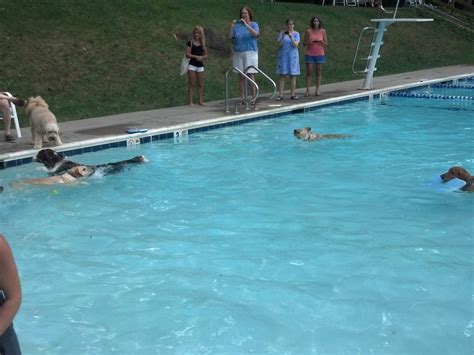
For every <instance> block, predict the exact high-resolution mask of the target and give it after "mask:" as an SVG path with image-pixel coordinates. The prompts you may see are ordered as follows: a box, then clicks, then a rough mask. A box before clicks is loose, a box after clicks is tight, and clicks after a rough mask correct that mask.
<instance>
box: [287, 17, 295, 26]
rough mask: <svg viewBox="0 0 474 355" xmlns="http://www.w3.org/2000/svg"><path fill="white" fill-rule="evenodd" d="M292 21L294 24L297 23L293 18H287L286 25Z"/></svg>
mask: <svg viewBox="0 0 474 355" xmlns="http://www.w3.org/2000/svg"><path fill="white" fill-rule="evenodd" d="M290 22H293V24H294V23H295V21H293V19H292V18H287V19H286V21H285V25H288V24H289V23H290Z"/></svg>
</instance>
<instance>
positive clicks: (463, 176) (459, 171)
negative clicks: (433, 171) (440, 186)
mask: <svg viewBox="0 0 474 355" xmlns="http://www.w3.org/2000/svg"><path fill="white" fill-rule="evenodd" d="M440 177H441V180H443V181H444V182H448V181H450V180H452V179H455V178H457V179H459V180H463V181H464V182H465V183H466V185H464V186H463V187H461V190H462V191H469V192H474V176H471V175H470V174H469V173H468V171H467V170H466V169H464V168H463V167H462V166H453V167H452V168H450V169H449V170H448V171H447V172H445V173H443V174H441V175H440Z"/></svg>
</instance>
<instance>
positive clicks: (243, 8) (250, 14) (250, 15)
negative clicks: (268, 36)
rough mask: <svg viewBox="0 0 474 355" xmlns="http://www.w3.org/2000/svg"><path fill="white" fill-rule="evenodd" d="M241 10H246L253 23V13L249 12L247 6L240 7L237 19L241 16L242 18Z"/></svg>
mask: <svg viewBox="0 0 474 355" xmlns="http://www.w3.org/2000/svg"><path fill="white" fill-rule="evenodd" d="M243 10H247V12H248V13H249V18H250V21H253V12H252V10H250V7H248V6H242V7H241V8H240V11H239V18H241V16H242V11H243Z"/></svg>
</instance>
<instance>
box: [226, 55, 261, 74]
mask: <svg viewBox="0 0 474 355" xmlns="http://www.w3.org/2000/svg"><path fill="white" fill-rule="evenodd" d="M232 65H233V66H234V67H236V68H237V69H239V70H241V71H244V70H245V68H247V67H248V66H250V65H253V66H255V67H256V68H258V52H255V51H247V52H234V55H233V56H232ZM247 73H258V71H257V70H255V69H253V68H252V69H249V70H248V71H247Z"/></svg>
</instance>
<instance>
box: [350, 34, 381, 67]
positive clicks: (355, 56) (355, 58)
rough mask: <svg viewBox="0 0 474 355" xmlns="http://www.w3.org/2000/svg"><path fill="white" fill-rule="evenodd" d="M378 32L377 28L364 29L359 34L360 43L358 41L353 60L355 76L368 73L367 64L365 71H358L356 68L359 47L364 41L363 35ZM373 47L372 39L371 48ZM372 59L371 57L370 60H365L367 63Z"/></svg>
mask: <svg viewBox="0 0 474 355" xmlns="http://www.w3.org/2000/svg"><path fill="white" fill-rule="evenodd" d="M369 30H371V31H374V32H375V31H376V29H375V27H364V28H363V29H362V31H360V34H359V41H357V47H356V50H355V53H354V59H353V60H352V72H353V73H354V74H363V73H365V72H366V71H367V64H366V66H365V70H363V71H360V70H356V69H355V67H356V60H357V54H358V53H359V47H360V41H361V40H362V35H363V34H364V33H365V32H366V31H369ZM372 46H373V39H372V42H371V44H370V47H372ZM369 58H370V56H369V57H368V58H365V60H366V61H367V60H368V59H369Z"/></svg>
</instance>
